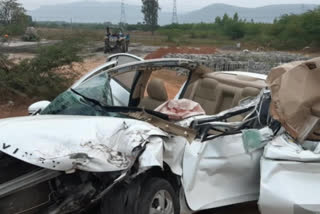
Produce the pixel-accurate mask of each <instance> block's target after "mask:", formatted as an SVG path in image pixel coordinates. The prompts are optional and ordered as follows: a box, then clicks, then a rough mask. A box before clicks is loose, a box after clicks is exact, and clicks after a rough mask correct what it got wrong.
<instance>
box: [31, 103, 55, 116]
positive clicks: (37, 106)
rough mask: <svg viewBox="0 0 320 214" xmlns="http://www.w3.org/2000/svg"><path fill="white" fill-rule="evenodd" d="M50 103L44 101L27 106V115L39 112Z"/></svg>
mask: <svg viewBox="0 0 320 214" xmlns="http://www.w3.org/2000/svg"><path fill="white" fill-rule="evenodd" d="M50 103H51V102H49V101H46V100H44V101H39V102H36V103H33V104H32V105H30V106H29V108H28V112H29V114H34V113H36V112H40V111H42V110H43V109H45V108H46V107H47V106H48V105H49V104H50Z"/></svg>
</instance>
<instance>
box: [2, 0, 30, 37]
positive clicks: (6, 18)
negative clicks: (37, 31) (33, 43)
mask: <svg viewBox="0 0 320 214" xmlns="http://www.w3.org/2000/svg"><path fill="white" fill-rule="evenodd" d="M25 12H26V11H25V9H24V8H23V7H22V6H21V4H20V3H18V2H17V0H0V34H1V36H2V35H4V34H9V35H21V34H23V33H24V31H25V29H26V27H27V26H28V25H30V23H31V22H32V18H31V17H30V16H28V15H26V14H25Z"/></svg>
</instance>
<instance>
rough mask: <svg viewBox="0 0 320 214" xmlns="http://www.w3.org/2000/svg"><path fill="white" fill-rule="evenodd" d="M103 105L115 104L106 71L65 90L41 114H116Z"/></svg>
mask: <svg viewBox="0 0 320 214" xmlns="http://www.w3.org/2000/svg"><path fill="white" fill-rule="evenodd" d="M102 106H113V100H112V94H111V87H110V79H109V76H108V74H107V73H106V72H103V73H101V74H98V75H96V76H94V77H92V78H90V79H88V80H86V81H85V82H83V83H81V84H80V85H79V86H77V87H75V88H73V89H70V90H67V91H65V92H63V93H62V94H60V95H59V96H58V97H57V98H56V99H54V100H53V101H52V102H51V104H50V105H49V106H48V107H47V108H45V109H44V110H43V111H42V112H41V114H62V115H88V116H115V113H110V112H108V111H106V110H105V109H104V108H102Z"/></svg>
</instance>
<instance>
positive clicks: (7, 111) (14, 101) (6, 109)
mask: <svg viewBox="0 0 320 214" xmlns="http://www.w3.org/2000/svg"><path fill="white" fill-rule="evenodd" d="M36 101H37V100H34V99H33V100H32V99H27V98H21V97H17V96H16V97H11V99H10V100H8V99H6V100H5V99H1V102H0V118H7V117H18V116H27V115H28V107H29V105H31V104H32V103H34V102H36Z"/></svg>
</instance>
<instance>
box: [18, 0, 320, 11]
mask: <svg viewBox="0 0 320 214" xmlns="http://www.w3.org/2000/svg"><path fill="white" fill-rule="evenodd" d="M76 1H79V0H19V2H20V3H22V4H23V5H24V7H25V8H26V9H27V10H32V9H35V8H38V7H40V5H52V4H62V3H66V2H76ZM82 1H83V0H82ZM86 1H102V2H108V1H109V2H117V1H119V2H120V0H86ZM172 2H173V0H159V3H160V6H161V8H162V9H163V11H170V10H171V8H172ZM125 3H127V4H138V5H139V4H141V0H125ZM213 3H224V4H231V5H236V6H242V7H259V6H265V5H269V4H319V3H320V0H177V7H178V12H179V11H190V10H194V9H200V8H202V7H204V6H207V5H209V4H213Z"/></svg>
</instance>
